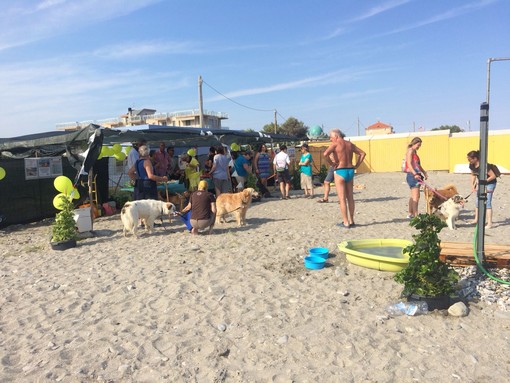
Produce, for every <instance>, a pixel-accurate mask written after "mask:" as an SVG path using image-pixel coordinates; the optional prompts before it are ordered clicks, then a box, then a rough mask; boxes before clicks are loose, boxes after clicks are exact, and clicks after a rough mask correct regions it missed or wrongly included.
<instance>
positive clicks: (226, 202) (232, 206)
mask: <svg viewBox="0 0 510 383" xmlns="http://www.w3.org/2000/svg"><path fill="white" fill-rule="evenodd" d="M258 197H259V193H258V192H257V191H255V189H253V188H246V189H244V190H243V191H241V192H239V193H222V194H220V195H219V196H218V198H216V223H220V222H226V221H225V216H226V215H227V214H229V213H234V215H235V216H236V220H237V225H238V226H242V225H245V224H246V211H247V210H248V208H249V207H250V205H251V200H252V198H258Z"/></svg>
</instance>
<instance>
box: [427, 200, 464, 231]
mask: <svg viewBox="0 0 510 383" xmlns="http://www.w3.org/2000/svg"><path fill="white" fill-rule="evenodd" d="M465 203H466V200H465V199H464V197H462V196H461V195H460V194H455V195H454V196H453V197H452V198H449V199H448V200H447V201H446V202H444V203H443V204H442V205H441V207H440V208H439V210H436V211H435V212H434V215H437V216H438V217H439V218H441V219H442V220H443V221H446V224H447V225H448V228H449V229H450V230H455V229H456V227H457V226H456V225H455V221H457V219H458V218H459V214H460V211H461V210H462V208H463V207H464V204H465Z"/></svg>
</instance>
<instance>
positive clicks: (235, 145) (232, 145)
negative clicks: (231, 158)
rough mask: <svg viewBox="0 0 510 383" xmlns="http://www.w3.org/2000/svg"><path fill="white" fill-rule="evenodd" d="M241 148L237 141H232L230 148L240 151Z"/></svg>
mask: <svg viewBox="0 0 510 383" xmlns="http://www.w3.org/2000/svg"><path fill="white" fill-rule="evenodd" d="M240 149H241V148H240V147H239V145H238V144H236V143H235V142H232V143H231V144H230V150H232V151H233V152H238V151H239V150H240Z"/></svg>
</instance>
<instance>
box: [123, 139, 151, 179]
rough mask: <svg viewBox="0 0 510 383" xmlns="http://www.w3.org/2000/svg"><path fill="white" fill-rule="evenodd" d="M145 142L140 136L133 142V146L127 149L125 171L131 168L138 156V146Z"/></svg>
mask: <svg viewBox="0 0 510 383" xmlns="http://www.w3.org/2000/svg"><path fill="white" fill-rule="evenodd" d="M146 143H147V140H145V139H143V138H140V139H139V140H138V141H137V142H133V143H132V146H133V148H132V149H131V150H130V151H129V153H128V156H127V171H129V169H131V168H132V167H133V166H134V165H135V163H136V160H137V159H138V158H139V157H140V156H139V155H138V148H139V147H140V146H142V145H145V144H146Z"/></svg>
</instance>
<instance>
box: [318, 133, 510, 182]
mask: <svg viewBox="0 0 510 383" xmlns="http://www.w3.org/2000/svg"><path fill="white" fill-rule="evenodd" d="M413 137H420V138H421V139H422V141H423V144H422V146H421V148H420V150H419V152H418V154H419V156H420V159H421V161H422V164H423V167H424V168H425V169H426V170H427V171H429V170H433V171H447V172H450V173H454V172H466V171H468V170H465V169H467V167H466V166H464V165H465V164H467V160H466V154H467V153H468V152H469V151H471V150H478V149H479V147H480V132H462V133H450V132H449V131H448V130H436V131H430V132H420V133H396V134H387V135H374V136H357V137H347V139H348V140H350V141H352V142H353V143H354V144H355V145H356V146H358V147H359V148H360V149H362V150H363V151H365V152H366V153H367V155H366V157H365V161H364V162H363V164H361V166H360V167H359V168H358V169H357V171H356V172H357V173H380V172H400V171H402V170H401V166H402V160H403V159H404V156H405V153H406V150H407V145H408V144H409V142H411V140H412V139H413ZM308 144H309V147H310V153H312V158H313V161H314V163H315V166H314V172H318V171H319V169H320V166H321V165H322V164H324V165H325V166H326V167H327V166H328V165H327V163H326V161H325V159H324V156H323V153H324V151H325V150H326V148H327V147H328V146H329V145H330V144H331V142H329V141H315V142H314V141H312V142H309V143H308ZM509 145H510V130H494V131H490V132H489V137H488V157H487V161H488V162H490V163H493V164H496V165H497V166H498V168H499V169H500V171H501V172H502V173H506V174H510V156H508V154H507V150H508V149H507V148H508V147H509Z"/></svg>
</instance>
